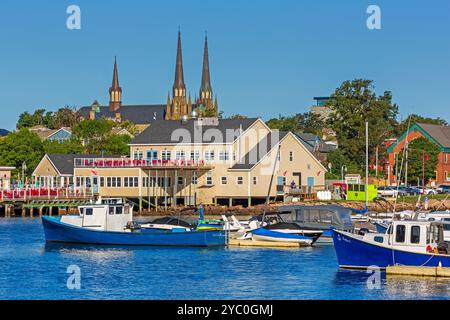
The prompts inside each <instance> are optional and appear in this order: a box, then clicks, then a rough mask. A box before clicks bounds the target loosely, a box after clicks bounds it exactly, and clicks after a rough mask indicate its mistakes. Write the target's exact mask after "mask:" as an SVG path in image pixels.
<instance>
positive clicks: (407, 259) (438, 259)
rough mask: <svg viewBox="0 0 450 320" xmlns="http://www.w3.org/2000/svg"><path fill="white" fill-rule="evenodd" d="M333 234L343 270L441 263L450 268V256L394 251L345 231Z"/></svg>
mask: <svg viewBox="0 0 450 320" xmlns="http://www.w3.org/2000/svg"><path fill="white" fill-rule="evenodd" d="M332 234H333V241H334V248H335V250H336V255H337V259H338V264H339V267H341V268H353V269H366V268H368V267H375V266H376V267H378V268H380V269H385V268H386V267H388V266H393V265H396V264H399V265H406V266H426V267H437V266H438V265H439V263H441V265H442V266H443V267H450V256H446V255H440V254H431V253H423V254H422V253H415V252H408V251H404V250H398V249H392V248H389V247H384V246H380V245H375V244H372V243H367V242H365V241H362V240H361V239H357V238H356V237H354V236H353V235H352V234H350V233H348V232H343V231H337V230H332Z"/></svg>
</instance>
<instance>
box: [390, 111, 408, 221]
mask: <svg viewBox="0 0 450 320" xmlns="http://www.w3.org/2000/svg"><path fill="white" fill-rule="evenodd" d="M410 126H411V115H408V130H406V141H405V147H404V148H403V156H402V161H401V165H400V170H399V172H398V176H397V177H395V178H396V183H397V196H396V197H395V199H394V213H395V211H396V208H397V198H398V188H399V187H400V182H401V181H399V180H400V178H401V177H402V170H403V163H404V161H405V155H406V152H407V150H408V137H409V129H410ZM406 163H408V159H406ZM406 165H408V164H406ZM406 170H407V168H406ZM406 184H408V182H407V181H406Z"/></svg>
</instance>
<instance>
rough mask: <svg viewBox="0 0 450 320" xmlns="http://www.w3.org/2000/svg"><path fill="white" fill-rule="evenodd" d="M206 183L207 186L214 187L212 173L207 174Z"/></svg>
mask: <svg viewBox="0 0 450 320" xmlns="http://www.w3.org/2000/svg"><path fill="white" fill-rule="evenodd" d="M205 181H206V185H207V186H212V185H214V181H213V175H212V173H211V172H208V173H206V177H205Z"/></svg>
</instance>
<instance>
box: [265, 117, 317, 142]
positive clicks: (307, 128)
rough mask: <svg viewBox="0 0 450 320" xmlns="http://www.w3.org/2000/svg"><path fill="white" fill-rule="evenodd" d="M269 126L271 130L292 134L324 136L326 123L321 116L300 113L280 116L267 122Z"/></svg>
mask: <svg viewBox="0 0 450 320" xmlns="http://www.w3.org/2000/svg"><path fill="white" fill-rule="evenodd" d="M267 125H268V126H269V128H271V129H278V130H281V131H292V132H307V133H312V134H315V135H318V136H319V137H320V136H322V131H323V129H324V127H325V122H324V121H323V120H322V118H320V116H318V115H316V114H314V113H312V112H306V113H298V114H295V115H293V116H287V117H283V116H281V115H280V116H278V118H272V119H270V120H269V121H267Z"/></svg>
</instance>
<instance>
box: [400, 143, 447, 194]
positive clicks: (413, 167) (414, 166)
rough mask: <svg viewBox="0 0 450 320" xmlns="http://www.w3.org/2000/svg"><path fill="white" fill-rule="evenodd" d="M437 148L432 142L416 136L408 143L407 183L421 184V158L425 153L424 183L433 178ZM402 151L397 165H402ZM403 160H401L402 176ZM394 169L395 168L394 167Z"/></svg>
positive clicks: (436, 160)
mask: <svg viewBox="0 0 450 320" xmlns="http://www.w3.org/2000/svg"><path fill="white" fill-rule="evenodd" d="M439 152H440V150H439V148H438V146H436V145H435V144H434V143H432V142H431V141H429V140H428V139H425V138H417V139H414V140H413V141H411V142H410V143H409V145H408V183H409V184H413V185H415V184H417V181H419V182H420V184H422V174H423V163H424V161H423V159H424V154H425V183H428V181H429V180H430V179H432V178H435V170H436V165H437V163H438V155H439ZM402 159H403V152H401V153H399V155H398V160H397V166H398V168H399V169H400V168H401V167H402V165H401V163H402ZM405 166H406V165H405V161H403V170H402V177H404V171H405ZM394 170H395V168H394Z"/></svg>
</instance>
